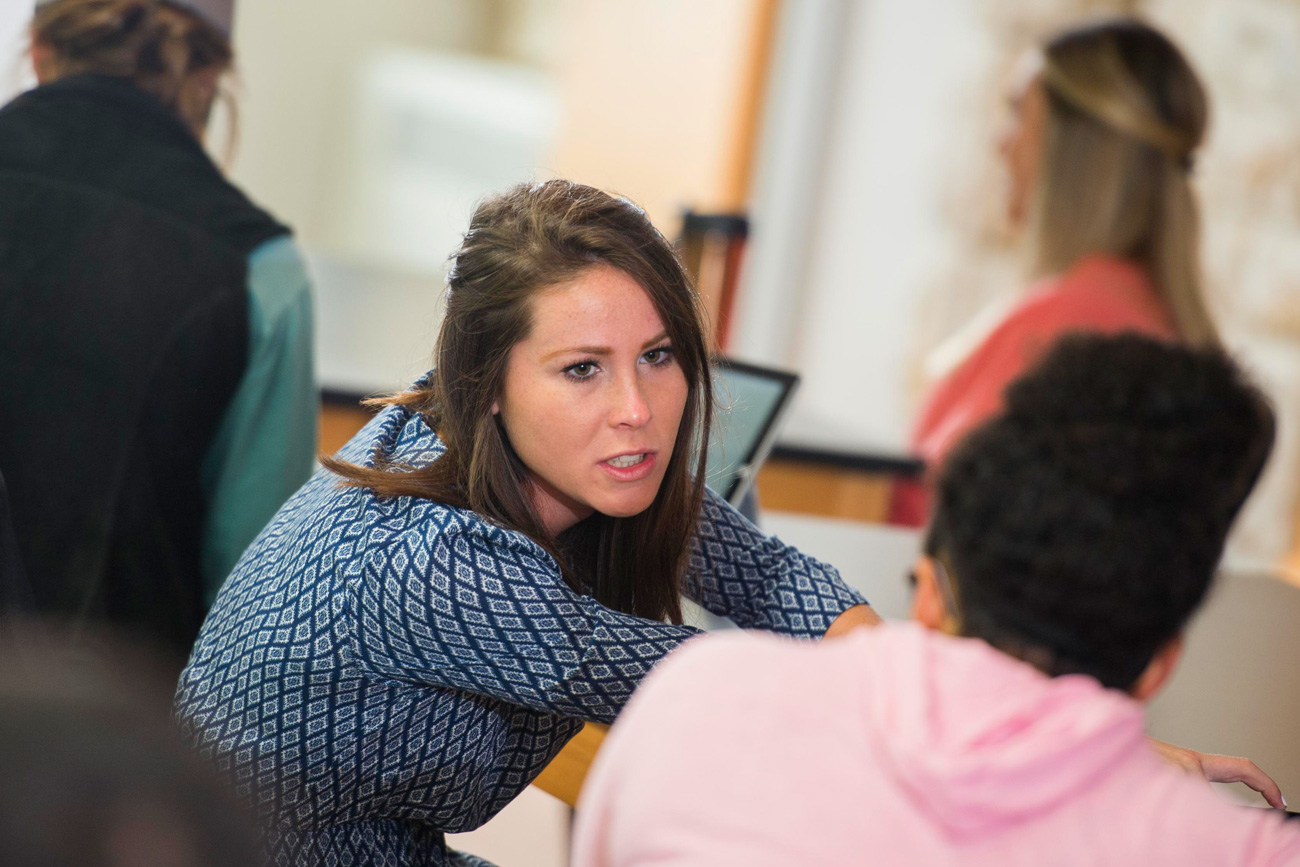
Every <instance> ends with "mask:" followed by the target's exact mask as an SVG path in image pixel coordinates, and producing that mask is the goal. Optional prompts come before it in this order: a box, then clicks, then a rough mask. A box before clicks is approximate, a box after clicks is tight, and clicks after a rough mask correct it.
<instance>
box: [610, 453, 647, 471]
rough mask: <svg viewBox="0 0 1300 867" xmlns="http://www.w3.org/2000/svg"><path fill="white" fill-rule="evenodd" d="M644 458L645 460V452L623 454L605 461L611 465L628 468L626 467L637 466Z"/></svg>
mask: <svg viewBox="0 0 1300 867" xmlns="http://www.w3.org/2000/svg"><path fill="white" fill-rule="evenodd" d="M644 460H645V455H643V454H642V455H623V456H622V457H618V458H610V459H609V460H608V461H606V462H605V463H607V464H609V465H610V466H611V467H618V468H620V469H626V468H628V467H635V466H636V465H637V464H639V463H641V462H642V461H644Z"/></svg>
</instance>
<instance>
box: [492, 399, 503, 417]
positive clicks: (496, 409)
mask: <svg viewBox="0 0 1300 867" xmlns="http://www.w3.org/2000/svg"><path fill="white" fill-rule="evenodd" d="M492 414H493V415H501V401H499V400H494V401H492Z"/></svg>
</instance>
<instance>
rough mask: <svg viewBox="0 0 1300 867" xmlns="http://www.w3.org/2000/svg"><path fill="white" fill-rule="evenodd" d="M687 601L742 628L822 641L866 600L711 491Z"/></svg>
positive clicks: (836, 575) (693, 559) (828, 569)
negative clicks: (837, 622) (836, 623)
mask: <svg viewBox="0 0 1300 867" xmlns="http://www.w3.org/2000/svg"><path fill="white" fill-rule="evenodd" d="M686 595H687V596H689V597H690V598H691V599H693V600H694V601H696V602H698V603H699V604H700V605H701V606H703V607H704V608H705V609H707V610H708V611H711V612H712V613H714V614H717V615H719V616H722V617H727V618H730V619H731V620H732V621H733V622H734V623H735V624H736V625H737V626H739V627H741V628H742V629H763V630H767V631H769V632H778V633H781V634H783V635H791V636H795V637H799V638H821V637H822V635H824V634H825V632H826V630H827V628H829V627H830V625H831V623H832V622H833V621H834V620H835V618H836V617H838V616H839V615H840V614H842V613H844V611H845V610H846V609H848V608H850V607H852V606H854V605H862V604H865V603H866V601H867V600H866V599H865V598H864V597H863V596H862V594H861V593H859V592H858V591H857V590H854V589H853V588H852V587H850V586H849V585H848V584H846V583H844V579H843V578H841V577H840V573H839V572H838V571H836V569H835V567H834V566H830V565H828V564H826V563H822V562H821V561H820V560H816V559H814V558H812V557H809V556H808V555H806V554H803V553H800V552H799V551H798V550H796V549H795V548H792V547H790V546H789V545H787V544H785V543H784V542H782V541H781V540H780V539H778V538H776V537H775V536H767V535H765V534H764V533H763V531H762V530H760V529H758V528H757V527H755V526H754V525H753V524H752V523H750V522H749V521H748V520H747V519H746V518H745V517H744V516H743V515H741V514H740V513H739V512H737V511H736V510H735V509H733V508H732V507H731V505H730V504H728V503H727V502H726V501H725V500H723V499H722V498H721V497H719V496H718V495H717V494H715V493H713V491H708V492H707V494H706V496H705V501H704V508H703V510H702V512H701V515H700V527H699V531H698V532H697V533H696V537H695V540H694V543H693V547H692V550H691V559H690V570H689V572H688V575H687V581H686Z"/></svg>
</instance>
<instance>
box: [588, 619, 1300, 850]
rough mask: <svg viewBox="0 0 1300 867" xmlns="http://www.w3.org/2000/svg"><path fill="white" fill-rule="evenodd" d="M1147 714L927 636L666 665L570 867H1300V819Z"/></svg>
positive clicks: (717, 648)
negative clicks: (1193, 765)
mask: <svg viewBox="0 0 1300 867" xmlns="http://www.w3.org/2000/svg"><path fill="white" fill-rule="evenodd" d="M1142 725H1143V715H1142V708H1141V706H1140V705H1138V704H1137V703H1136V702H1134V701H1133V700H1132V699H1130V698H1128V697H1127V696H1125V695H1123V694H1121V693H1119V692H1116V691H1113V690H1106V689H1104V688H1102V687H1101V685H1100V684H1098V683H1097V682H1096V681H1094V680H1092V679H1090V678H1086V677H1081V676H1070V677H1061V678H1055V679H1053V678H1048V677H1046V676H1044V675H1042V674H1041V673H1039V672H1038V671H1036V670H1035V669H1033V668H1031V667H1030V666H1028V665H1025V664H1023V663H1021V662H1018V661H1016V660H1014V659H1012V658H1010V657H1008V656H1006V655H1004V654H1002V653H1000V652H998V651H995V650H993V649H992V648H990V647H989V646H988V645H986V644H984V643H983V642H980V641H973V640H970V639H962V638H952V637H950V636H946V635H941V634H938V633H934V632H930V631H928V630H926V629H924V628H923V627H921V626H919V625H915V624H888V625H885V626H881V627H879V628H876V629H870V630H859V631H857V632H855V633H853V634H851V635H850V636H847V637H845V638H842V639H837V640H833V641H828V642H823V643H819V644H796V643H792V642H790V641H788V640H782V639H776V638H771V637H767V636H755V635H749V634H740V633H729V634H724V635H717V636H710V637H706V638H701V639H695V640H692V641H690V642H687V644H686V645H685V646H684V647H683V648H682V649H681V650H678V651H676V652H674V653H673V654H672V655H670V656H669V657H668V658H667V659H666V660H665V661H664V662H663V663H661V664H660V666H659V667H658V668H656V669H655V671H654V672H653V673H652V674H651V675H650V677H649V678H648V679H647V680H646V682H645V684H644V685H643V686H642V687H641V688H640V689H639V690H638V691H637V693H636V694H635V696H634V697H633V698H632V701H631V702H630V703H629V705H628V707H627V709H626V710H625V711H624V713H623V714H622V715H621V716H620V717H619V721H618V724H617V725H615V727H614V729H613V731H612V732H611V734H610V737H609V739H608V740H607V741H606V742H605V745H604V747H603V748H602V750H601V753H600V756H599V757H598V759H597V761H596V765H595V767H594V768H593V769H592V773H591V776H590V777H589V778H588V781H587V785H586V788H585V789H584V791H583V795H582V801H581V803H580V804H579V807H578V810H579V812H578V825H577V831H576V834H575V840H574V862H573V863H574V864H575V865H576V867H633V865H656V867H670V865H671V867H697V865H698V867H704V865H710V867H716V865H730V864H735V865H748V867H763V865H773V867H775V865H781V867H790V865H798V867H815V865H825V867H832V865H833V867H844V865H853V864H864V865H866V864H871V865H939V864H962V865H985V864H988V865H1000V867H1001V865H1021V864H1023V865H1041V864H1053V865H1073V864H1079V865H1084V864H1087V865H1138V864H1141V865H1179V867H1192V865H1216V867H1221V865H1247V864H1249V865H1265V864H1269V865H1273V864H1300V823H1287V822H1284V821H1282V819H1281V818H1280V817H1278V816H1277V815H1273V814H1270V813H1269V812H1267V811H1263V810H1252V809H1249V808H1245V807H1237V806H1232V805H1229V804H1226V803H1224V802H1223V801H1221V800H1220V799H1219V797H1218V796H1217V795H1216V794H1215V793H1214V792H1213V791H1212V790H1211V789H1210V787H1209V786H1207V785H1206V784H1205V783H1203V782H1201V781H1198V780H1194V779H1192V778H1189V777H1187V776H1185V775H1184V774H1182V773H1181V772H1179V771H1177V770H1175V769H1173V768H1172V767H1169V766H1167V765H1166V764H1165V763H1164V761H1163V760H1161V759H1159V758H1158V757H1157V756H1156V755H1155V754H1154V753H1153V752H1152V751H1151V749H1150V748H1149V747H1148V746H1147V745H1146V742H1145V741H1144V740H1143V738H1142Z"/></svg>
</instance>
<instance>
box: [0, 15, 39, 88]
mask: <svg viewBox="0 0 1300 867" xmlns="http://www.w3.org/2000/svg"><path fill="white" fill-rule="evenodd" d="M35 5H36V4H35V3H34V2H32V0H4V2H0V104H4V103H6V102H8V101H9V100H10V98H11V97H13V96H14V95H15V94H17V93H18V92H19V91H20V90H23V89H24V88H26V87H29V86H30V85H31V84H32V73H31V69H30V64H29V62H28V60H27V27H28V25H30V24H31V21H32V10H33V9H34V8H35Z"/></svg>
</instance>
